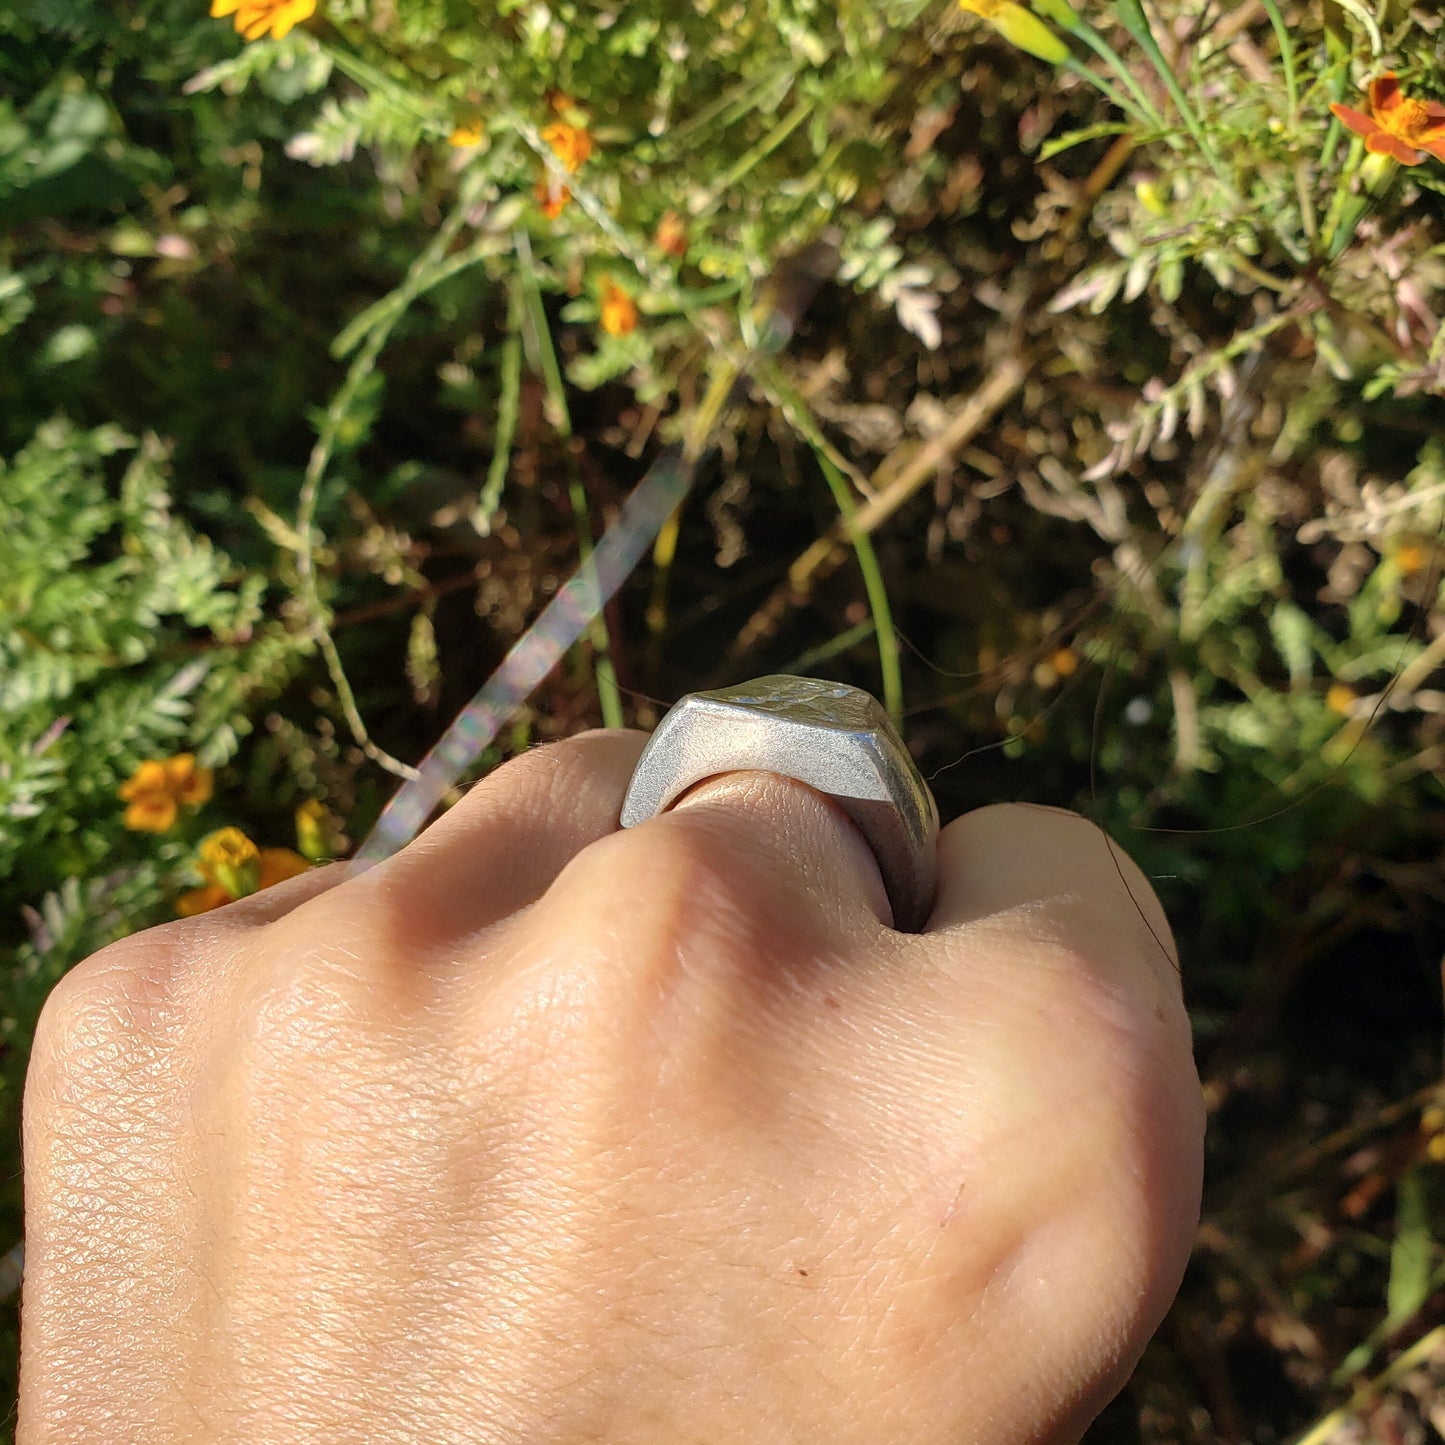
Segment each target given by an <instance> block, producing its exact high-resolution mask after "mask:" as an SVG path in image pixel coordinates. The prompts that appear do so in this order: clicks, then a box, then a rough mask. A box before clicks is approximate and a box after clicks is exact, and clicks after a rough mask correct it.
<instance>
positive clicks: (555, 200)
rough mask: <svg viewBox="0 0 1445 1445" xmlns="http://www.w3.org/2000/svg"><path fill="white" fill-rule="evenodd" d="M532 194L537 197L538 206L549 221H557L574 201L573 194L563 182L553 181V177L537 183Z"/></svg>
mask: <svg viewBox="0 0 1445 1445" xmlns="http://www.w3.org/2000/svg"><path fill="white" fill-rule="evenodd" d="M532 194H533V195H534V196H536V198H537V204H538V205H539V206H541V208H542V214H543V215H544V216H546V218H547V219H548V220H549V221H555V220H556V219H557V217H558V216H560V215H561V214H562V211H563V209H564V208H565V207H566V205H567V203H568V202H569V201H570V200H571V199H572V192H571V191H569V190H568V189H567V187H566V186H564V185H562V184H561V182H559V181H555V180H553V179H552V177H551V176H543V177H542V179H541V180H540V181H538V182H537V184H536V186H535V187H534V189H533V191H532Z"/></svg>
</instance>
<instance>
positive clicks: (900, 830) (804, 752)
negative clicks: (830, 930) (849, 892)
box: [622, 674, 938, 933]
mask: <svg viewBox="0 0 1445 1445" xmlns="http://www.w3.org/2000/svg"><path fill="white" fill-rule="evenodd" d="M754 769H756V770H759V771H762V772H768V773H780V774H781V775H782V776H783V777H785V778H793V779H795V780H796V781H797V782H800V783H806V784H807V785H808V786H809V787H810V788H816V789H817V790H818V792H820V793H826V794H827V795H828V797H830V798H832V799H833V800H834V801H835V802H837V804H838V805H839V806H840V807H841V808H842V809H843V811H844V812H845V813H847V815H848V816H849V817H850V818H851V819H852V820H853V822H854V823H855V824H856V825H857V828H858V831H859V832H860V833H862V834H863V837H864V838H865V839H866V840H867V842H868V846H869V847H870V848H872V850H873V856H874V857H875V858H876V859H877V860H878V870H879V872H880V873H881V874H882V875H883V886H884V888H885V889H886V890H887V893H888V901H889V903H891V904H892V906H893V924H894V927H895V928H898V929H900V930H902V931H903V932H906V933H915V932H917V931H918V930H919V929H920V928H922V927H923V924H924V923H925V921H926V920H927V918H928V915H929V912H930V911H931V909H932V907H933V893H934V885H935V883H936V881H937V876H938V858H937V842H938V805H937V804H936V803H935V802H934V801H933V794H932V793H930V792H929V790H928V784H927V783H925V782H924V781H923V775H922V774H921V773H920V772H919V771H918V768H917V767H916V766H915V765H914V762H913V759H912V757H910V756H909V752H908V749H907V747H906V746H905V745H904V742H903V739H902V738H901V737H899V735H898V733H897V731H896V730H895V729H894V727H893V724H892V723H891V722H890V721H889V719H888V714H887V713H886V712H885V711H884V710H883V707H882V705H881V704H880V703H879V702H878V701H877V699H876V698H874V697H872V696H870V695H869V694H868V693H866V692H864V691H863V690H862V688H857V687H849V686H847V685H846V684H844V683H839V682H823V681H821V680H819V679H818V678H813V677H789V676H786V675H783V674H779V675H775V676H772V677H759V678H755V679H754V680H753V681H752V682H744V683H739V684H737V686H735V687H723V688H718V689H717V690H716V691H713V692H694V693H689V694H688V695H687V696H686V697H684V698H682V699H681V700H680V701H679V702H677V703H676V704H674V706H673V707H672V709H671V710H670V711H669V712H668V714H667V716H666V717H664V718H663V720H662V722H661V723H659V724H658V727H657V730H656V731H655V732H654V733H653V734H652V736H651V737H650V738H649V739H648V741H647V746H646V747H645V748H644V749H643V751H642V756H641V757H640V758H639V759H638V762H637V767H636V769H635V770H634V772H633V774H632V781H631V783H630V784H629V785H628V789H627V797H626V799H625V800H624V802H623V804H622V826H623V827H624V828H634V827H636V826H637V825H638V824H639V823H645V822H646V821H647V820H648V819H649V818H653V817H656V816H657V814H658V813H662V812H665V811H666V810H667V809H668V808H669V807H671V806H672V804H673V803H675V802H676V801H677V799H678V798H680V797H681V796H682V794H683V793H685V792H686V791H687V790H688V789H689V788H690V787H692V786H693V784H694V783H700V782H702V781H703V779H704V778H714V777H717V776H719V775H720V774H722V773H734V772H739V771H750V770H754Z"/></svg>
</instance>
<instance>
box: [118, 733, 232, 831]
mask: <svg viewBox="0 0 1445 1445" xmlns="http://www.w3.org/2000/svg"><path fill="white" fill-rule="evenodd" d="M211 784H212V778H211V770H210V769H209V768H198V767H197V766H196V755H195V754H194V753H178V754H177V755H176V756H175V757H173V758H166V759H165V760H164V761H160V760H152V761H150V762H144V763H142V764H141V765H140V767H138V768H137V769H136V770H135V772H133V773H132V774H131V775H130V777H129V778H128V779H127V780H126V781H125V782H124V783H122V784H121V785H120V787H119V788H118V789H117V790H116V793H117V796H118V797H119V798H120V800H121V802H122V803H129V804H130V806H129V807H128V808H127V809H126V810H125V817H124V818H123V819H122V820H121V821H122V822H123V823H124V824H125V826H126V827H127V828H129V829H130V830H131V831H132V832H135V833H164V832H166V831H168V830H169V828H170V827H171V825H172V824H173V823H174V822H175V821H176V813H177V811H178V809H179V805H180V804H181V803H185V804H186V805H187V806H188V807H193V808H194V807H199V806H200V805H201V804H202V803H205V802H208V801H209V800H210V797H211Z"/></svg>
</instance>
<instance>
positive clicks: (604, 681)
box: [516, 227, 623, 728]
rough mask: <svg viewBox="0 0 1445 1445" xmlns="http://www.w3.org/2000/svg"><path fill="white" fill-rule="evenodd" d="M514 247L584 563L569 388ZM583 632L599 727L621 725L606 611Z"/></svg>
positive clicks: (588, 536)
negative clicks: (594, 685) (599, 711)
mask: <svg viewBox="0 0 1445 1445" xmlns="http://www.w3.org/2000/svg"><path fill="white" fill-rule="evenodd" d="M516 245H517V260H518V261H519V262H520V263H521V264H520V266H519V267H518V273H519V275H520V277H521V286H522V296H523V300H524V302H525V307H526V320H527V323H528V329H529V330H530V332H531V335H532V340H533V342H534V344H535V346H536V356H537V364H538V366H539V367H541V370H542V384H543V385H544V386H545V387H546V388H547V397H548V400H549V401H551V403H552V410H553V418H552V424H553V425H554V426H555V427H556V428H557V434H558V436H560V437H561V438H562V442H563V451H564V453H565V455H566V458H567V495H568V497H569V499H570V500H571V503H572V515H573V516H574V517H575V518H576V519H577V552H578V554H579V556H580V557H581V559H582V565H583V566H584V567H585V566H586V565H587V563H588V562H590V561H591V559H592V514H591V509H590V508H589V507H588V505H587V489H586V487H584V486H583V485H582V476H581V473H580V472H579V471H578V470H577V454H576V453H575V452H574V451H573V449H572V414H571V412H570V411H569V410H568V409H567V389H566V387H565V386H564V385H563V383H562V369H561V367H560V366H558V364H557V352H556V350H555V349H554V348H553V346H552V333H551V330H550V328H549V327H548V325H547V313H546V311H545V310H544V309H543V306H542V290H541V287H539V286H538V285H537V270H536V265H535V263H534V262H533V260H532V243H531V241H530V240H529V239H528V237H527V233H526V231H525V230H523V229H521V228H520V227H519V228H518V230H517V232H516ZM586 632H587V640H588V642H590V643H591V644H592V671H593V676H594V678H595V679H596V683H597V701H598V702H599V703H600V705H601V708H602V722H603V725H604V726H605V727H609V728H620V727H622V726H623V717H622V694H621V691H620V690H619V689H618V686H617V671H616V669H615V668H614V667H613V665H612V650H611V645H610V642H609V640H608V636H607V618H606V616H605V614H603V613H602V612H598V613H597V615H596V616H595V617H593V618H592V619H591V620H590V621H589V622H588V624H587V629H586Z"/></svg>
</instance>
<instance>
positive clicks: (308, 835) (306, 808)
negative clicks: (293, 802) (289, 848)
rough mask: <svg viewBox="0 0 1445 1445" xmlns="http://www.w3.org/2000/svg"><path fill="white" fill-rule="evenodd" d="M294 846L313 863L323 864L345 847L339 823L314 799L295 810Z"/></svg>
mask: <svg viewBox="0 0 1445 1445" xmlns="http://www.w3.org/2000/svg"><path fill="white" fill-rule="evenodd" d="M296 846H297V847H298V848H299V849H300V850H301V856H302V857H303V858H309V859H310V860H311V861H312V862H313V863H324V862H325V861H326V860H327V859H328V858H334V857H336V855H337V854H338V853H340V852H341V851H342V850H343V849H344V848H345V847H346V837H345V835H344V834H343V833H342V831H341V823H340V821H339V820H338V819H337V817H336V815H335V814H334V813H331V812H330V811H328V809H327V808H326V806H325V804H323V803H319V802H317V800H316V799H315V798H310V799H308V800H307V801H306V802H304V803H302V804H301V806H300V807H299V808H297V809H296Z"/></svg>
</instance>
